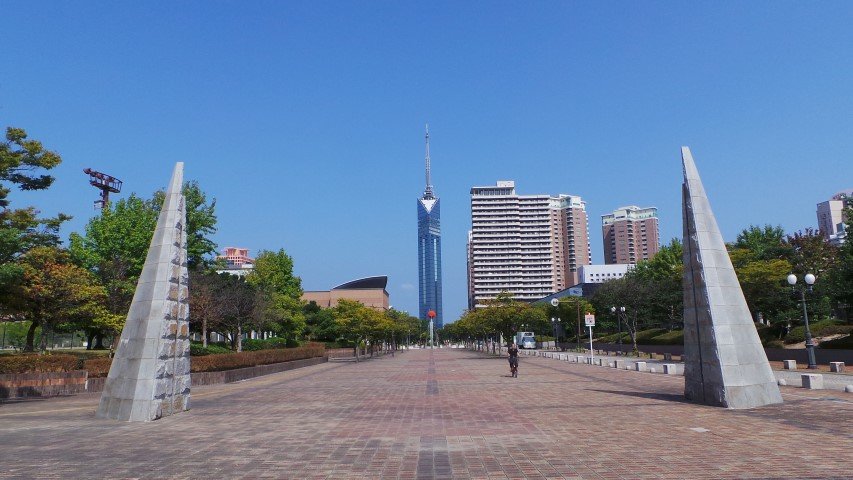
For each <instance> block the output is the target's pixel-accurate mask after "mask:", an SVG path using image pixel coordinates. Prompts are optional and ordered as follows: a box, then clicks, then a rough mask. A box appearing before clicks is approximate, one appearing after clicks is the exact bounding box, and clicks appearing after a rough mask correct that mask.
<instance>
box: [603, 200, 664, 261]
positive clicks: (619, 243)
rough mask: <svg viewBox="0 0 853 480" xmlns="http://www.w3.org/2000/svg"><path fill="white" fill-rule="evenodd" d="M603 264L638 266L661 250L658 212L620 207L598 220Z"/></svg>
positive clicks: (633, 206)
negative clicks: (602, 245) (637, 264)
mask: <svg viewBox="0 0 853 480" xmlns="http://www.w3.org/2000/svg"><path fill="white" fill-rule="evenodd" d="M601 229H602V234H603V235H602V236H603V237H604V263H605V264H614V263H637V262H639V261H640V260H648V259H650V258H652V257H654V256H655V254H656V253H658V250H660V233H659V231H658V209H657V208H655V207H648V208H640V207H638V206H636V205H630V206H627V207H620V208H617V209H616V210H614V211H613V213H609V214H607V215H602V216H601Z"/></svg>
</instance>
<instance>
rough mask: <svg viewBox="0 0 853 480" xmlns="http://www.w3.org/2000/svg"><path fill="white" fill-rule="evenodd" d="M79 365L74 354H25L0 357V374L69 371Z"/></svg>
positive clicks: (76, 368)
mask: <svg viewBox="0 0 853 480" xmlns="http://www.w3.org/2000/svg"><path fill="white" fill-rule="evenodd" d="M81 367H82V365H81V364H80V359H79V358H78V357H77V356H76V355H61V354H60V355H39V354H25V355H3V356H2V357H0V374H2V373H49V372H70V371H72V370H79V369H80V368H81Z"/></svg>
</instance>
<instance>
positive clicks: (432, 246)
mask: <svg viewBox="0 0 853 480" xmlns="http://www.w3.org/2000/svg"><path fill="white" fill-rule="evenodd" d="M418 292H419V294H418V310H419V315H418V316H419V317H420V319H421V320H429V312H430V310H433V311H435V318H434V319H433V320H434V322H435V328H441V326H442V325H444V317H443V316H442V309H441V208H440V205H439V203H438V197H436V196H435V194H434V193H433V191H432V182H431V178H430V158H429V125H427V126H426V189H425V190H424V195H423V197H421V198H419V199H418Z"/></svg>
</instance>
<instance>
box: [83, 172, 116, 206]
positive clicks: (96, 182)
mask: <svg viewBox="0 0 853 480" xmlns="http://www.w3.org/2000/svg"><path fill="white" fill-rule="evenodd" d="M83 173H85V174H86V175H88V176H89V184H90V185H92V186H93V187H95V188H97V189H98V190H100V191H101V199H100V200H96V201H95V208H100V209H102V210H105V209H106V208H107V205H108V204H109V203H110V192H112V193H119V192H120V191H121V183H122V182H121V180H119V179H117V178H116V177H113V176H112V175H107V174H106V173H101V172H99V171H97V170H92V169H91V168H86V169H84V170H83Z"/></svg>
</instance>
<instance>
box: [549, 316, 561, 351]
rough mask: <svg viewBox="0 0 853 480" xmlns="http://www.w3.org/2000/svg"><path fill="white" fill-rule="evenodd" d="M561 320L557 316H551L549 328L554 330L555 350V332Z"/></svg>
mask: <svg viewBox="0 0 853 480" xmlns="http://www.w3.org/2000/svg"><path fill="white" fill-rule="evenodd" d="M561 321H562V320H560V318H559V317H551V329H552V330H553V331H554V349H555V350H556V349H557V333H558V331H557V329H558V327H559V325H560V322H561Z"/></svg>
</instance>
